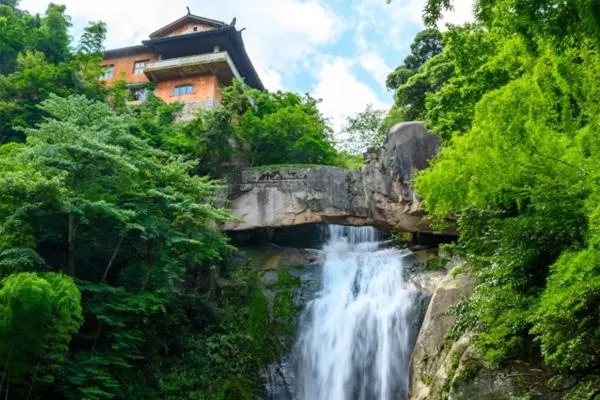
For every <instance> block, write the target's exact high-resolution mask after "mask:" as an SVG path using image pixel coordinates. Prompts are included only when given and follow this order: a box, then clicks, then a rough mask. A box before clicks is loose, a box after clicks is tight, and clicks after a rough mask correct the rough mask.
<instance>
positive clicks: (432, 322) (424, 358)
mask: <svg viewBox="0 0 600 400" xmlns="http://www.w3.org/2000/svg"><path fill="white" fill-rule="evenodd" d="M427 275H432V276H429V277H424V279H425V280H429V281H431V282H432V283H434V284H435V285H436V287H435V290H434V292H433V296H432V298H431V301H430V302H429V307H428V309H427V313H426V314H425V318H424V320H423V324H422V325H421V329H420V331H419V335H418V337H417V341H416V343H415V348H414V351H413V354H412V359H411V365H410V393H409V400H471V399H473V400H474V399H477V400H479V399H490V400H516V399H531V400H534V399H543V400H558V399H568V400H575V399H592V398H594V397H592V396H593V395H594V393H596V391H597V390H598V388H599V387H600V377H598V378H597V379H595V377H588V378H586V379H585V380H583V381H581V382H575V381H574V379H573V378H568V377H561V376H559V375H556V373H555V372H552V371H550V370H549V369H548V368H547V367H545V366H544V365H543V364H541V363H540V362H539V360H518V361H513V362H511V363H509V364H508V365H505V366H503V367H498V366H494V365H491V364H490V363H488V362H487V361H486V360H485V359H484V358H483V357H482V355H481V354H480V353H479V352H478V351H477V349H476V347H475V345H474V341H473V334H472V333H471V332H466V333H464V334H463V335H462V336H460V337H459V338H457V339H455V340H454V339H449V338H448V334H449V333H450V330H451V329H452V326H453V324H454V321H455V317H454V316H453V315H449V314H448V313H447V311H448V310H449V309H450V308H451V307H452V306H454V305H456V304H457V303H458V302H459V301H460V300H461V299H463V298H464V297H466V296H469V295H470V294H471V293H472V292H473V288H474V286H475V282H474V279H473V278H472V277H471V276H470V275H469V274H466V273H462V274H454V273H449V274H447V275H446V276H445V277H442V278H441V279H440V276H439V273H433V274H432V273H427ZM428 286H430V285H426V286H425V287H428Z"/></svg>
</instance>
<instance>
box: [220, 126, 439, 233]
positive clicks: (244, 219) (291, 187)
mask: <svg viewBox="0 0 600 400" xmlns="http://www.w3.org/2000/svg"><path fill="white" fill-rule="evenodd" d="M439 146H440V139H439V137H438V136H436V135H432V134H430V133H428V132H427V131H426V130H425V128H424V127H423V123H421V122H408V123H402V124H398V125H396V126H394V127H393V128H392V129H391V130H390V133H389V134H388V137H387V140H386V142H385V144H384V145H383V147H382V148H381V149H379V150H378V151H377V152H376V153H371V154H369V155H368V161H367V162H366V164H365V165H364V166H363V167H362V168H361V169H359V170H352V171H350V170H345V169H342V168H337V167H328V166H320V167H311V168H293V167H280V168H254V169H243V170H241V171H240V173H239V174H238V175H237V176H235V177H232V178H230V179H229V184H228V194H227V197H228V199H229V201H230V204H229V208H230V210H231V212H232V213H233V215H235V216H237V217H238V218H239V220H238V221H235V222H229V223H227V224H226V225H225V226H224V230H245V229H255V228H265V227H273V228H274V227H284V226H293V225H301V224H307V223H339V224H349V225H374V226H378V227H381V228H392V229H397V230H403V231H410V232H428V231H429V228H428V227H427V225H426V224H425V223H424V222H423V221H422V213H421V212H420V210H419V201H418V199H417V197H416V196H415V194H414V193H413V191H412V190H411V189H410V187H409V186H408V184H407V182H408V181H410V180H411V179H412V177H413V176H414V173H415V171H417V170H421V169H423V168H425V167H426V166H427V162H428V160H429V159H430V158H431V157H433V156H434V155H435V154H436V153H437V151H438V149H439Z"/></svg>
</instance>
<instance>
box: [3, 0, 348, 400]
mask: <svg viewBox="0 0 600 400" xmlns="http://www.w3.org/2000/svg"><path fill="white" fill-rule="evenodd" d="M69 26H70V22H69V18H68V16H67V15H66V14H65V8H64V7H62V6H56V5H53V4H51V5H49V7H48V10H47V12H46V13H45V15H43V16H39V15H30V14H29V13H27V12H25V11H22V10H20V9H19V8H18V4H17V2H15V1H0V397H1V398H6V399H9V398H10V399H19V398H23V399H25V398H26V399H36V398H45V399H47V398H53V399H115V398H117V399H118V398H121V399H125V398H127V399H140V400H142V399H143V400H148V399H197V398H203V399H215V400H216V399H254V398H256V397H257V396H261V395H262V394H263V392H264V390H265V379H266V378H267V376H268V374H267V370H266V368H267V366H268V364H270V363H271V362H273V361H275V360H277V359H278V358H279V357H280V356H281V354H282V353H283V352H284V351H285V346H286V345H287V342H286V341H285V337H286V336H289V335H290V334H291V331H290V329H291V326H292V325H291V321H292V318H293V316H294V311H295V307H294V306H293V304H292V302H291V297H290V293H289V291H290V290H291V286H292V285H291V283H290V282H292V281H293V280H291V279H287V280H285V281H286V284H285V285H283V287H281V288H275V289H271V290H276V294H275V296H274V299H272V300H268V299H267V298H266V297H265V295H264V293H263V289H264V288H261V287H259V278H260V275H259V273H258V272H257V271H255V270H246V269H243V268H237V269H234V268H232V266H231V262H230V258H231V257H230V256H231V254H232V251H233V250H234V249H233V248H232V247H231V246H230V245H229V244H228V240H227V238H226V236H224V235H223V234H222V233H220V232H218V231H217V230H216V229H215V228H216V227H218V225H219V224H220V223H222V222H224V221H226V220H228V219H229V218H230V216H229V215H228V214H227V213H226V212H225V211H224V210H223V209H221V208H220V207H221V206H222V201H221V200H219V199H218V198H217V197H216V193H217V191H218V190H220V187H221V186H220V184H219V183H218V182H216V181H213V180H211V178H208V177H205V176H206V175H211V176H213V177H217V176H218V177H221V176H222V175H223V171H225V170H227V169H228V166H229V165H231V164H236V165H260V164H266V163H275V162H278V163H281V162H285V163H287V162H300V163H305V162H311V163H334V164H339V163H340V162H343V161H344V160H345V159H344V158H340V156H339V155H338V153H337V152H336V151H335V150H334V148H333V146H332V142H331V140H330V139H329V129H328V127H327V124H326V121H325V120H324V119H323V117H322V116H321V115H320V113H319V112H318V109H317V102H316V101H315V100H314V99H312V98H310V97H308V96H299V95H296V94H293V93H283V92H279V93H268V92H259V91H254V90H252V89H249V88H248V87H247V86H245V85H243V84H242V83H240V82H237V83H235V84H234V85H233V86H232V87H231V88H229V89H227V90H226V91H225V93H224V97H225V100H224V102H223V107H219V108H216V109H214V110H210V111H203V112H201V113H199V114H198V115H197V116H196V117H195V118H194V119H193V120H191V121H188V122H185V123H174V117H175V115H176V113H177V111H178V110H179V108H180V106H179V105H167V104H164V103H163V102H162V101H161V100H160V99H158V98H156V97H153V96H150V99H149V100H148V101H147V102H146V103H144V104H143V105H141V106H137V107H132V106H129V105H128V104H127V100H128V96H129V92H128V90H127V88H126V86H125V85H124V83H118V84H116V85H114V86H113V87H105V86H104V85H102V84H100V83H99V82H98V80H97V79H96V76H97V75H98V73H99V72H100V71H101V69H100V67H99V61H100V55H99V54H100V51H101V50H102V43H103V40H104V36H105V33H106V28H105V26H104V24H103V23H101V22H94V23H91V24H90V25H89V26H88V27H87V28H86V29H85V31H84V34H83V36H82V37H81V39H80V42H79V43H78V44H77V45H74V44H73V43H71V41H70V38H69V36H68V28H69Z"/></svg>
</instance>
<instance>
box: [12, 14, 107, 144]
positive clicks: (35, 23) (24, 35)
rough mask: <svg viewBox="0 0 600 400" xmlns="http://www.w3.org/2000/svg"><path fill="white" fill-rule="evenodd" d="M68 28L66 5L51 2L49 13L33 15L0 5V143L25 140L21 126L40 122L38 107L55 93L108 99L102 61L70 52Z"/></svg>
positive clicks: (99, 25) (97, 31)
mask: <svg viewBox="0 0 600 400" xmlns="http://www.w3.org/2000/svg"><path fill="white" fill-rule="evenodd" d="M69 27H70V20H69V17H68V16H66V15H65V8H64V6H56V5H54V4H50V5H49V6H48V9H47V11H46V14H45V15H44V16H39V15H36V16H32V15H30V14H29V13H27V12H25V11H22V10H19V9H17V8H13V7H11V6H6V5H0V143H6V142H10V141H21V142H22V141H24V140H25V136H24V133H23V131H22V128H25V127H31V126H34V125H35V124H36V123H38V122H39V121H40V119H41V118H42V113H41V112H40V110H39V109H38V108H37V107H36V106H37V105H38V104H39V103H40V102H41V101H43V100H44V99H46V98H48V96H49V94H50V93H56V94H58V95H61V96H67V95H69V94H74V93H78V94H85V95H86V96H89V97H91V98H95V99H100V98H103V97H104V95H105V88H104V87H103V85H102V84H101V83H100V82H99V81H98V80H97V79H96V77H97V75H98V74H99V72H100V63H99V61H100V59H99V58H98V57H97V56H96V57H91V56H89V55H84V54H79V55H75V54H72V53H71V50H70V38H69V35H68V29H69ZM101 27H102V25H101V24H98V23H97V26H96V31H95V32H96V33H98V34H99V33H100V31H99V30H98V28H101ZM84 36H85V35H84ZM88 36H89V35H88ZM95 40H96V43H95V45H98V44H99V40H100V35H96V36H95ZM90 45H91V43H90Z"/></svg>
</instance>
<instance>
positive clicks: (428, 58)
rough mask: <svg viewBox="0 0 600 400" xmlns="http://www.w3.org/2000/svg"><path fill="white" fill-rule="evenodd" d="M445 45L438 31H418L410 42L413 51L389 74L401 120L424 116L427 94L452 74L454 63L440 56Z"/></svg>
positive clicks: (388, 79)
mask: <svg viewBox="0 0 600 400" xmlns="http://www.w3.org/2000/svg"><path fill="white" fill-rule="evenodd" d="M443 48H444V45H443V41H442V34H441V33H440V32H439V31H438V30H436V29H427V30H424V31H422V32H419V33H418V34H417V36H416V37H415V39H414V40H413V43H412V44H411V54H409V55H408V56H406V58H405V59H404V63H403V64H402V65H400V66H398V67H397V68H396V69H395V70H394V71H393V72H392V73H390V74H389V75H388V77H387V80H386V86H387V87H388V89H392V90H394V91H395V96H394V100H395V104H394V107H395V109H396V113H397V114H400V117H399V118H400V120H404V121H411V120H418V119H423V118H424V116H425V99H426V96H427V94H429V93H433V92H435V91H436V90H438V89H439V88H440V87H441V85H442V84H443V83H444V82H445V81H447V80H448V79H449V77H450V76H452V74H453V69H452V65H451V64H450V63H448V62H447V59H446V58H445V57H442V56H441V55H440V53H441V52H442V50H443Z"/></svg>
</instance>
